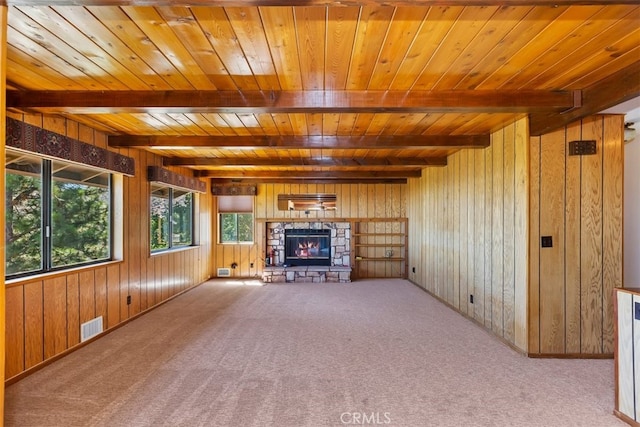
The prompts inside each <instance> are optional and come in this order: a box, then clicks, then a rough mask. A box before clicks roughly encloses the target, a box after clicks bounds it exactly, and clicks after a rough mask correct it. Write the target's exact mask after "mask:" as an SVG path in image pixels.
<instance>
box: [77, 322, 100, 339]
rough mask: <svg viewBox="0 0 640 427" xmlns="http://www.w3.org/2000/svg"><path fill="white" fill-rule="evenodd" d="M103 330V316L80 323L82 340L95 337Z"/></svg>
mask: <svg viewBox="0 0 640 427" xmlns="http://www.w3.org/2000/svg"><path fill="white" fill-rule="evenodd" d="M102 331H103V329H102V316H98V317H96V318H95V319H91V320H89V321H88V322H85V323H83V324H82V325H80V342H83V341H86V340H88V339H89V338H93V337H95V336H96V335H98V334H99V333H101V332H102Z"/></svg>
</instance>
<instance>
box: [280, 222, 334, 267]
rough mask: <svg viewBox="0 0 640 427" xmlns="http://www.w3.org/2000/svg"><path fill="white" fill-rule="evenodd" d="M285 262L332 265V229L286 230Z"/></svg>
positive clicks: (291, 263) (300, 264)
mask: <svg viewBox="0 0 640 427" xmlns="http://www.w3.org/2000/svg"><path fill="white" fill-rule="evenodd" d="M284 263H285V264H286V265H289V266H292V267H296V266H303V265H323V266H330V265H331V230H315V229H293V230H285V234H284Z"/></svg>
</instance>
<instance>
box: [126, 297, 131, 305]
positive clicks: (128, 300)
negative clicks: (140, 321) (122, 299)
mask: <svg viewBox="0 0 640 427" xmlns="http://www.w3.org/2000/svg"><path fill="white" fill-rule="evenodd" d="M130 304H131V295H127V305H130Z"/></svg>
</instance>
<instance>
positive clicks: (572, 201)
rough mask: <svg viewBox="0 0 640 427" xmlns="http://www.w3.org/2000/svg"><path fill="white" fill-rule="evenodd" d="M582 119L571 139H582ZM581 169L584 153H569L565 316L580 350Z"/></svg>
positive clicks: (569, 337)
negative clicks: (581, 155)
mask: <svg viewBox="0 0 640 427" xmlns="http://www.w3.org/2000/svg"><path fill="white" fill-rule="evenodd" d="M581 134H582V126H581V123H579V122H578V123H575V124H572V125H571V126H567V128H566V131H565V136H566V140H567V141H578V140H580V139H581V138H582V135H581ZM581 171H582V157H580V156H567V158H566V170H565V192H566V201H565V202H566V205H565V218H564V227H565V244H566V246H565V260H566V265H565V307H564V310H565V313H564V315H565V319H566V328H567V330H566V334H565V335H566V351H567V352H569V353H580V342H581V323H582V322H581V315H580V311H581V307H580V295H581V284H582V282H581V275H580V266H581V262H580V258H581V256H582V252H581V245H580V229H581V226H582V224H581V219H582V218H581V212H580V206H581V203H582V200H581V191H580V188H581V179H582V177H581Z"/></svg>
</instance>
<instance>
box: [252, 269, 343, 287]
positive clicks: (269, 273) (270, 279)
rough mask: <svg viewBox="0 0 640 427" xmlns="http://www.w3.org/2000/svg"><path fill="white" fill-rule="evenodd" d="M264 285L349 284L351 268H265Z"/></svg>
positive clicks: (263, 274) (263, 273)
mask: <svg viewBox="0 0 640 427" xmlns="http://www.w3.org/2000/svg"><path fill="white" fill-rule="evenodd" d="M262 281H263V282H264V283H285V282H295V283H324V282H333V283H349V282H351V267H335V266H333V267H314V266H307V267H265V269H264V271H263V272H262Z"/></svg>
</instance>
